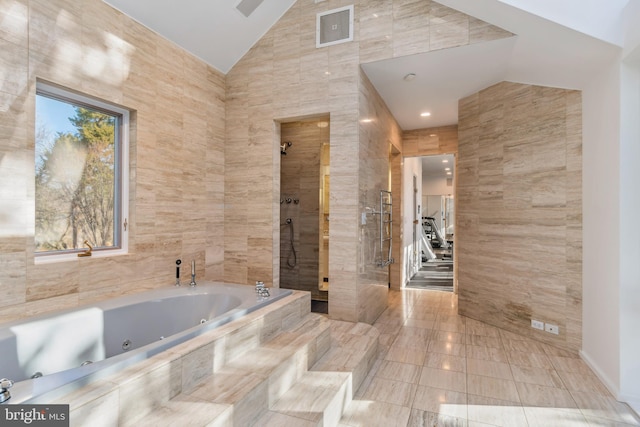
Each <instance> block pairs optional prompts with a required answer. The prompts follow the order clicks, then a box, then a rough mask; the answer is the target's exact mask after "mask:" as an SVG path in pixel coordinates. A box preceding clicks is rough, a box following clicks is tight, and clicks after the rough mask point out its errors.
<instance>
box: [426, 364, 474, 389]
mask: <svg viewBox="0 0 640 427" xmlns="http://www.w3.org/2000/svg"><path fill="white" fill-rule="evenodd" d="M466 382H467V381H466V374H465V373H464V372H456V371H447V370H444V369H435V368H429V367H424V368H422V373H421V374H420V385H423V386H428V387H433V388H441V389H444V390H451V391H457V392H460V393H466V391H467V384H466Z"/></svg>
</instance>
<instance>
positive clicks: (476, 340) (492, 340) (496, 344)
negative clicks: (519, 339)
mask: <svg viewBox="0 0 640 427" xmlns="http://www.w3.org/2000/svg"><path fill="white" fill-rule="evenodd" d="M466 343H467V344H469V345H476V346H479V347H491V348H502V340H501V339H500V338H499V337H489V336H483V335H470V334H468V333H467V341H466Z"/></svg>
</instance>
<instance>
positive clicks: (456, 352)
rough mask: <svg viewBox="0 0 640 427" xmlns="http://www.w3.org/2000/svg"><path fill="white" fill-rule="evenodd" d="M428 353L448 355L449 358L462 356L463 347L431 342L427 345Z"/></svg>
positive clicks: (448, 343) (462, 345) (463, 353)
mask: <svg viewBox="0 0 640 427" xmlns="http://www.w3.org/2000/svg"><path fill="white" fill-rule="evenodd" d="M428 349H429V351H430V352H434V353H441V354H448V355H451V356H464V355H465V345H464V344H456V343H450V342H444V341H431V342H430V343H429V348H428Z"/></svg>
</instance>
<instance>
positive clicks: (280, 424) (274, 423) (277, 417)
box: [256, 411, 317, 427]
mask: <svg viewBox="0 0 640 427" xmlns="http://www.w3.org/2000/svg"><path fill="white" fill-rule="evenodd" d="M256 425H259V426H264V427H289V426H293V425H295V426H300V427H314V426H317V423H315V422H313V421H309V420H305V419H304V418H300V417H295V416H291V415H285V414H281V413H279V412H274V411H267V413H266V414H265V415H263V416H262V417H260V419H259V420H258V422H257V424H256Z"/></svg>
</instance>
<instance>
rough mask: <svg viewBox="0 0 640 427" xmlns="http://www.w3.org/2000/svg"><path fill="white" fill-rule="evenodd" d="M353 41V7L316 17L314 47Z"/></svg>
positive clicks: (342, 8) (321, 13)
mask: <svg viewBox="0 0 640 427" xmlns="http://www.w3.org/2000/svg"><path fill="white" fill-rule="evenodd" d="M352 40H353V5H351V6H345V7H341V8H338V9H332V10H328V11H326V12H320V13H318V14H317V15H316V47H325V46H331V45H334V44H338V43H345V42H350V41H352Z"/></svg>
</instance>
